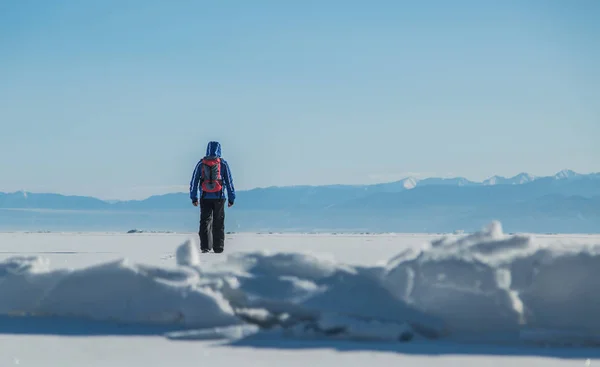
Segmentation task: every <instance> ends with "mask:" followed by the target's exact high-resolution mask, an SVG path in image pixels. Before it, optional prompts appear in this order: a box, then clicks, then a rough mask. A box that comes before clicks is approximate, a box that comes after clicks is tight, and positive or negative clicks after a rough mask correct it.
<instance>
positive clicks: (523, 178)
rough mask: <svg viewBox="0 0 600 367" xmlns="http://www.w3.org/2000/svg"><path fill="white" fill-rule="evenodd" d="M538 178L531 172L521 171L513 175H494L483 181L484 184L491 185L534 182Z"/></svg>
mask: <svg viewBox="0 0 600 367" xmlns="http://www.w3.org/2000/svg"><path fill="white" fill-rule="evenodd" d="M534 180H536V177H535V176H533V175H530V174H529V173H525V172H522V173H519V174H518V175H516V176H513V177H508V178H506V177H502V176H493V177H490V178H488V179H487V180H484V181H483V184H484V185H486V186H490V185H522V184H524V183H528V182H532V181H534Z"/></svg>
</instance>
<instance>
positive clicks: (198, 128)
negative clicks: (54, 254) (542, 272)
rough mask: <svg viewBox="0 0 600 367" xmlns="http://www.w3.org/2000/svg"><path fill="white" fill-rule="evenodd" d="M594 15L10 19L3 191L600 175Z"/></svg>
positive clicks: (378, 9)
mask: <svg viewBox="0 0 600 367" xmlns="http://www.w3.org/2000/svg"><path fill="white" fill-rule="evenodd" d="M599 18H600V2H598V1H595V0H578V1H559V0H533V1H526V0H522V1H521V0H518V1H517V0H509V1H478V0H471V1H464V0H455V1H444V0H438V1H433V0H426V1H418V2H417V1H412V2H409V1H398V0H389V1H387V0H382V1H376V2H366V1H362V2H359V1H338V0H331V1H326V2H325V1H312V0H310V1H309V0H307V1H296V2H291V1H278V0H271V1H266V0H257V1H252V2H249V1H176V2H169V1H159V0H145V1H142V0H104V1H96V2H84V1H79V0H55V1H42V0H38V1H33V0H31V1H5V2H1V3H0V53H1V57H0V128H1V129H0V176H1V179H0V191H15V190H21V189H25V190H29V191H36V192H41V191H43V192H49V191H51V192H60V193H66V194H79V195H93V196H97V197H102V198H121V199H122V198H140V197H145V196H148V195H151V194H155V193H163V192H169V191H181V190H185V189H186V187H187V184H188V182H189V179H190V176H191V174H192V170H193V168H194V165H195V164H196V162H197V160H198V159H199V158H201V156H202V154H203V153H204V150H205V147H206V143H207V142H208V141H209V140H219V141H220V142H221V143H222V144H223V154H224V156H225V158H226V159H227V160H228V161H229V163H230V165H231V168H232V170H233V175H234V180H235V182H236V185H237V188H238V189H247V188H252V187H257V186H270V185H291V184H324V183H370V182H380V181H389V180H395V179H399V178H402V177H404V176H407V175H420V176H464V177H467V178H470V179H474V180H482V179H484V178H487V177H489V176H492V175H494V174H501V175H514V174H517V173H519V172H522V171H526V172H530V173H532V174H536V175H550V174H553V173H555V172H556V171H558V170H561V169H563V168H570V169H574V170H575V171H579V172H590V171H600V163H599V162H600V144H598V143H597V142H598V139H599V137H600V102H599V101H600V71H599V68H598V65H600V22H598V21H597V20H598V19H599Z"/></svg>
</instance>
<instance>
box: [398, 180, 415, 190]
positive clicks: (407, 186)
mask: <svg viewBox="0 0 600 367" xmlns="http://www.w3.org/2000/svg"><path fill="white" fill-rule="evenodd" d="M401 181H402V186H404V188H405V189H407V190H410V189H414V188H415V187H416V186H417V182H418V180H417V179H416V178H414V177H407V178H405V179H402V180H401Z"/></svg>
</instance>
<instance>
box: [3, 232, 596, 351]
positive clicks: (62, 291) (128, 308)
mask: <svg viewBox="0 0 600 367" xmlns="http://www.w3.org/2000/svg"><path fill="white" fill-rule="evenodd" d="M175 255H176V260H177V262H176V264H174V267H173V268H160V267H152V266H146V265H140V264H130V263H129V262H127V261H126V260H122V261H116V262H111V263H107V264H100V265H98V266H94V267H89V268H85V269H80V270H54V271H50V270H49V268H48V264H47V262H46V261H45V260H44V259H42V258H37V257H16V258H12V259H9V260H7V261H5V262H2V263H0V295H1V298H0V313H2V314H25V315H58V316H80V317H89V318H94V319H100V320H118V321H122V322H134V323H167V324H176V325H181V326H182V329H194V330H182V331H181V332H178V333H172V334H170V335H169V337H171V338H174V339H210V338H219V337H226V338H231V337H245V336H247V335H250V334H252V333H255V332H259V331H260V332H269V333H276V334H277V335H288V336H293V337H309V338H314V337H325V338H350V339H359V340H397V341H409V340H413V339H414V338H430V339H431V338H445V337H446V338H451V337H453V336H460V335H463V336H464V335H493V334H496V335H501V334H502V335H514V336H519V335H520V336H521V340H528V341H534V342H542V341H552V340H554V341H556V340H560V341H561V342H565V341H566V340H570V341H577V343H597V342H598V341H600V316H599V314H598V313H597V310H598V308H599V307H600V292H598V290H599V289H600V247H599V246H592V245H589V244H586V245H584V244H582V245H578V246H575V245H570V246H564V245H561V244H558V243H557V244H554V245H553V246H545V247H543V246H539V245H537V244H536V243H535V239H534V238H533V237H531V236H525V235H514V236H508V235H505V234H504V233H503V232H502V227H501V225H500V223H497V222H494V223H491V224H490V226H489V227H488V228H486V229H484V230H482V231H481V232H477V233H473V234H470V235H466V236H462V237H459V238H456V237H447V238H446V237H444V238H441V239H439V240H436V241H433V242H432V243H429V244H424V245H423V247H422V248H415V249H410V250H408V251H406V252H403V253H401V254H399V255H397V256H396V257H394V258H392V259H390V260H389V261H388V262H387V264H385V265H384V266H380V267H357V266H349V265H344V264H339V263H335V262H333V261H328V260H323V259H319V258H316V257H312V256H308V255H302V254H296V253H276V254H268V253H266V252H260V253H237V254H233V255H229V256H227V257H224V259H225V260H224V261H223V262H221V263H218V264H215V265H213V266H207V265H206V264H203V263H202V257H201V256H200V255H199V254H198V252H197V244H196V243H195V242H194V241H192V240H189V241H186V242H185V243H184V244H182V245H181V246H180V247H179V248H177V250H176V252H175ZM211 256H213V255H211ZM548 339H551V340H548Z"/></svg>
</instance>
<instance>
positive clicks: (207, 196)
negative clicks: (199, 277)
mask: <svg viewBox="0 0 600 367" xmlns="http://www.w3.org/2000/svg"><path fill="white" fill-rule="evenodd" d="M225 190H227V197H225ZM198 191H200V200H198ZM190 199H191V200H192V204H193V205H194V206H198V205H200V229H199V231H198V234H199V236H200V250H201V251H202V252H203V253H204V252H209V251H210V248H211V246H210V242H212V250H213V252H215V253H221V252H223V250H224V248H225V201H226V200H227V202H228V205H227V206H228V207H231V206H233V204H234V202H235V188H234V186H233V178H232V175H231V169H230V168H229V164H228V163H227V161H226V160H225V159H223V158H222V157H221V144H220V143H219V142H218V141H211V142H209V143H208V145H207V147H206V156H205V157H204V158H202V159H201V160H200V161H198V164H196V167H195V168H194V173H193V174H192V180H191V181H190ZM211 240H212V241H211Z"/></svg>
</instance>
